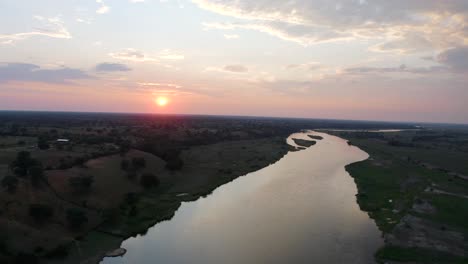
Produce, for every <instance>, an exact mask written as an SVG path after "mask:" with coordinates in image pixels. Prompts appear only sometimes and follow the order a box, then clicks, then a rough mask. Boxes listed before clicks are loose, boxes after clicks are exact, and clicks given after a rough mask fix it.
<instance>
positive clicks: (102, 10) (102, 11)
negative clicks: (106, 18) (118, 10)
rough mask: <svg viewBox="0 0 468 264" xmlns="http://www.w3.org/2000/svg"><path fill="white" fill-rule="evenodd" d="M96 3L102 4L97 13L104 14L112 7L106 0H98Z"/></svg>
mask: <svg viewBox="0 0 468 264" xmlns="http://www.w3.org/2000/svg"><path fill="white" fill-rule="evenodd" d="M96 3H98V4H99V5H100V6H99V8H98V9H97V10H96V13H98V14H101V15H102V14H106V13H108V12H109V11H110V7H109V6H108V5H106V4H105V3H104V0H96Z"/></svg>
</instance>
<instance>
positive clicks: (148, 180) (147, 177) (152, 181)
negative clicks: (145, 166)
mask: <svg viewBox="0 0 468 264" xmlns="http://www.w3.org/2000/svg"><path fill="white" fill-rule="evenodd" d="M159 183H160V182H159V178H158V177H156V175H154V174H152V173H144V174H143V175H141V179H140V184H141V186H143V188H145V189H150V188H153V187H158V186H159Z"/></svg>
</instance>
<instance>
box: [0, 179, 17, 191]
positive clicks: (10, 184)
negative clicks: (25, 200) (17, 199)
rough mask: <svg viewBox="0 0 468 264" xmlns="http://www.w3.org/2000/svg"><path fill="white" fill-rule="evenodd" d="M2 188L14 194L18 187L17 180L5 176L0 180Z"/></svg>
mask: <svg viewBox="0 0 468 264" xmlns="http://www.w3.org/2000/svg"><path fill="white" fill-rule="evenodd" d="M2 186H3V187H5V188H7V190H8V192H10V193H14V192H15V191H16V188H17V187H18V179H17V178H16V177H15V176H11V175H8V176H5V177H4V178H3V179H2Z"/></svg>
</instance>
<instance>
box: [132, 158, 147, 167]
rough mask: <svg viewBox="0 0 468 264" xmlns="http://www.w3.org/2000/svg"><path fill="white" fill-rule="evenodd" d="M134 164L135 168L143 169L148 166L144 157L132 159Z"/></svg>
mask: <svg viewBox="0 0 468 264" xmlns="http://www.w3.org/2000/svg"><path fill="white" fill-rule="evenodd" d="M132 165H133V168H135V169H137V170H138V169H142V168H144V167H146V160H145V158H143V157H135V158H133V159H132Z"/></svg>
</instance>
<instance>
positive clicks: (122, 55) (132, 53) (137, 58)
mask: <svg viewBox="0 0 468 264" xmlns="http://www.w3.org/2000/svg"><path fill="white" fill-rule="evenodd" d="M109 56H111V57H112V58H114V59H119V60H128V61H133V62H157V61H158V60H157V59H155V58H152V57H149V56H148V55H146V54H144V53H143V52H141V51H138V50H136V49H131V48H130V49H125V50H121V51H118V52H113V53H109Z"/></svg>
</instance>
